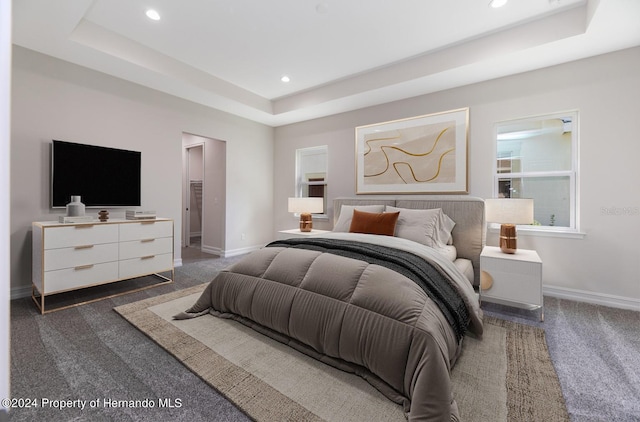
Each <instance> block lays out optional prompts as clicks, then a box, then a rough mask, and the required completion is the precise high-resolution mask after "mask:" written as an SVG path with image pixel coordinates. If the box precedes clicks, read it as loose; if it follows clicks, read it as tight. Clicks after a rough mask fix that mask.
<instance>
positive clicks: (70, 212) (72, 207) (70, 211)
mask: <svg viewBox="0 0 640 422" xmlns="http://www.w3.org/2000/svg"><path fill="white" fill-rule="evenodd" d="M82 216H84V204H83V203H82V201H81V198H80V195H72V196H71V202H69V203H68V204H67V217H82Z"/></svg>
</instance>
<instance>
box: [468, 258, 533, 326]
mask: <svg viewBox="0 0 640 422" xmlns="http://www.w3.org/2000/svg"><path fill="white" fill-rule="evenodd" d="M480 280H481V282H480V299H481V300H482V301H483V302H484V301H486V302H494V303H501V304H505V305H513V306H516V307H520V308H524V309H530V310H534V309H539V310H540V321H544V310H543V297H542V260H541V259H540V257H539V256H538V253H537V252H536V251H531V250H526V249H518V250H517V252H516V253H513V254H504V253H502V252H501V251H500V248H498V247H495V246H485V247H484V248H483V249H482V253H481V254H480Z"/></svg>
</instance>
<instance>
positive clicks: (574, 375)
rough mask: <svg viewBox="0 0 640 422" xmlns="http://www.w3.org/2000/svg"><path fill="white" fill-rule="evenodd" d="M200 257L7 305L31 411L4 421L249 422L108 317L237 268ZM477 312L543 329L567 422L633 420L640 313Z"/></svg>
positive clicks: (14, 359) (559, 308)
mask: <svg viewBox="0 0 640 422" xmlns="http://www.w3.org/2000/svg"><path fill="white" fill-rule="evenodd" d="M183 257H184V255H183ZM205 258H209V257H201V258H199V259H194V260H192V261H190V262H189V263H188V264H186V265H183V266H182V267H178V268H176V282H175V283H171V284H167V285H164V286H160V287H156V288H152V289H148V290H144V291H141V292H137V293H132V294H128V295H123V296H118V297H114V298H111V299H105V300H102V301H99V302H95V303H91V304H87V305H83V306H79V307H75V308H70V309H66V310H62V311H58V312H53V313H50V314H47V315H44V316H43V315H40V314H39V313H38V312H37V310H36V308H35V306H34V304H33V303H32V301H31V299H30V298H25V299H19V300H14V301H12V303H11V391H12V397H13V398H16V399H17V398H21V399H26V400H27V401H25V402H24V404H26V403H27V402H28V401H29V400H35V401H37V404H38V407H22V408H13V409H11V411H10V414H9V416H10V417H9V419H10V420H11V421H40V420H47V421H84V420H86V421H111V420H117V421H168V420H189V421H192V422H197V421H247V420H249V419H248V418H247V416H245V415H244V414H243V413H242V412H241V411H240V410H238V409H237V408H236V407H234V406H233V405H232V404H230V403H229V402H228V401H227V400H225V399H224V398H222V397H221V396H220V395H219V394H218V393H217V392H216V391H215V390H214V389H212V388H210V387H209V386H208V385H207V384H206V383H205V382H204V381H202V380H201V379H200V378H198V377H197V376H196V375H194V374H193V373H192V372H191V371H189V370H188V369H187V368H185V367H184V366H183V365H182V364H181V363H179V362H178V361H177V360H176V359H174V358H173V357H172V356H171V355H169V354H168V353H167V352H165V351H164V350H163V349H162V348H161V347H159V346H158V345H156V344H155V343H154V342H153V341H152V340H150V339H149V338H148V337H147V336H145V335H144V334H143V333H141V332H140V331H138V330H137V329H136V328H134V327H133V326H131V325H130V324H129V323H128V322H127V321H126V320H124V319H123V318H122V317H121V316H120V315H118V314H117V313H116V312H114V311H113V308H114V307H115V306H119V305H123V304H126V303H131V302H135V301H139V300H142V299H145V298H148V297H152V296H157V295H161V294H164V293H169V292H172V291H176V290H180V289H184V288H187V287H191V286H195V285H197V284H201V283H206V282H208V281H210V280H211V279H212V278H213V276H214V275H215V274H216V273H217V272H218V271H219V270H220V269H222V268H224V267H226V266H227V265H229V264H230V263H232V262H234V261H235V260H236V259H237V258H229V259H221V258H217V259H205ZM140 282H144V280H142V281H140ZM146 282H148V280H147V281H146ZM118 284H119V283H118ZM83 294H84V293H82V292H76V293H73V294H72V295H73V297H71V298H66V299H65V300H77V299H78V298H82V295H83ZM86 294H94V295H95V294H100V292H99V291H98V292H93V293H91V292H89V293H86ZM483 308H484V309H485V311H486V312H487V314H488V315H491V316H495V317H498V318H503V319H507V320H511V321H515V322H520V323H524V324H530V325H535V326H539V327H541V328H544V329H545V332H546V339H547V343H548V347H549V352H550V354H551V357H552V359H553V362H554V366H555V368H556V371H557V373H558V377H559V379H560V384H561V386H562V391H563V395H564V396H565V400H566V404H567V409H568V411H569V414H570V417H571V420H572V421H579V422H583V421H584V422H590V421H594V422H595V421H639V420H640V399H639V398H640V313H639V312H632V311H625V310H620V309H614V308H608V307H602V306H596V305H590V304H585V303H579V302H573V301H568V300H559V299H555V298H550V297H545V322H544V323H539V322H537V318H536V316H537V314H535V313H527V312H526V311H520V310H516V309H514V308H510V307H504V306H500V305H493V304H484V305H483ZM43 399H46V400H48V401H47V402H46V403H44V404H45V406H43ZM83 403H84V406H85V407H84V410H82V409H79V408H78V407H79V406H82V405H83ZM92 405H93V406H94V407H91V406H92ZM63 407H64V408H63Z"/></svg>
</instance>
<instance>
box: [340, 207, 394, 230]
mask: <svg viewBox="0 0 640 422" xmlns="http://www.w3.org/2000/svg"><path fill="white" fill-rule="evenodd" d="M354 209H355V210H358V211H364V212H378V213H379V212H384V205H343V206H342V207H341V208H340V215H338V221H337V222H336V225H335V226H333V231H334V232H348V231H349V227H351V219H352V218H353V210H354Z"/></svg>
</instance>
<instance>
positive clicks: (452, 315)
mask: <svg viewBox="0 0 640 422" xmlns="http://www.w3.org/2000/svg"><path fill="white" fill-rule="evenodd" d="M267 247H287V248H299V249H309V250H314V251H318V252H326V253H331V254H334V255H339V256H343V257H347V258H353V259H357V260H360V261H364V262H367V263H369V264H376V265H380V266H382V267H385V268H388V269H390V270H393V271H396V272H397V273H400V274H402V275H404V276H405V277H407V278H408V279H410V280H412V281H413V282H415V283H416V284H417V285H418V286H419V287H420V288H421V289H422V290H424V292H425V293H426V294H427V296H429V298H430V299H431V300H433V301H434V303H435V304H436V305H437V306H438V308H439V309H440V311H441V312H442V314H443V315H444V316H445V318H446V319H447V322H448V323H449V325H450V326H451V328H452V329H453V331H454V332H455V334H456V339H457V340H458V342H460V340H461V339H462V337H463V336H464V334H465V332H466V329H467V326H468V325H469V321H470V316H469V311H468V310H467V307H466V305H465V303H464V300H463V299H462V297H460V295H459V294H458V292H457V291H456V288H455V287H453V286H452V285H451V283H449V281H448V280H447V276H446V274H444V273H442V272H441V271H440V270H439V269H438V268H437V267H435V266H433V265H431V264H430V263H429V262H428V261H426V260H425V259H424V258H422V257H420V256H418V255H415V254H412V253H411V252H407V251H403V250H399V249H395V248H391V247H387V246H381V245H374V244H369V243H363V242H356V241H351V240H342V239H325V238H292V239H285V240H277V241H275V242H271V243H269V244H268V245H267Z"/></svg>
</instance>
